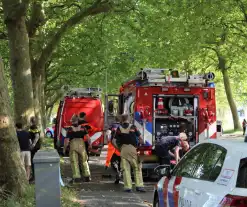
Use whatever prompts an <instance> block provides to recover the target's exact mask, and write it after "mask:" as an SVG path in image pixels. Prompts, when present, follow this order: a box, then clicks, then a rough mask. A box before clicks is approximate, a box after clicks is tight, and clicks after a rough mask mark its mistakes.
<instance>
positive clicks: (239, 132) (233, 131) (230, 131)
mask: <svg viewBox="0 0 247 207" xmlns="http://www.w3.org/2000/svg"><path fill="white" fill-rule="evenodd" d="M224 134H240V135H241V134H243V131H241V130H237V131H235V130H234V129H228V130H225V131H224Z"/></svg>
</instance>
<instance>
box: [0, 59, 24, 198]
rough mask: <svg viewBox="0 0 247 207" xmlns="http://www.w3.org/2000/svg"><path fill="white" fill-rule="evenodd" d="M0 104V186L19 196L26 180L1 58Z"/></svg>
mask: <svg viewBox="0 0 247 207" xmlns="http://www.w3.org/2000/svg"><path fill="white" fill-rule="evenodd" d="M0 106H1V107H0V149H1V156H0V188H1V190H3V192H4V193H5V194H7V195H17V196H21V195H23V193H24V190H25V187H26V184H27V180H26V176H24V175H25V169H24V167H23V165H22V162H21V158H20V149H19V143H18V139H17V137H16V134H15V129H14V123H13V119H12V116H11V110H10V100H9V94H8V88H7V81H6V78H5V75H4V67H3V61H2V59H0ZM0 196H1V193H0Z"/></svg>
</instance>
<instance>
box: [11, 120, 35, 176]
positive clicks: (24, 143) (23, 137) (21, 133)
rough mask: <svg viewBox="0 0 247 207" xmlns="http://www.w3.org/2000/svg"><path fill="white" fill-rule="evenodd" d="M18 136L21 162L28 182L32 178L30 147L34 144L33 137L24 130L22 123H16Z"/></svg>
mask: <svg viewBox="0 0 247 207" xmlns="http://www.w3.org/2000/svg"><path fill="white" fill-rule="evenodd" d="M15 126H16V134H17V138H18V141H19V145H20V150H21V160H22V162H23V165H24V167H25V170H26V175H27V180H29V178H30V168H31V152H30V147H31V144H32V141H31V136H30V134H29V133H28V132H26V131H25V130H23V128H22V123H16V125H15Z"/></svg>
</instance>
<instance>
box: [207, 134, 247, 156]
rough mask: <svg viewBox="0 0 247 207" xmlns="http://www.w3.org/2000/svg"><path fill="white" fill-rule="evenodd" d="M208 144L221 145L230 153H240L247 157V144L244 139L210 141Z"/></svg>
mask: <svg viewBox="0 0 247 207" xmlns="http://www.w3.org/2000/svg"><path fill="white" fill-rule="evenodd" d="M204 143H205V142H204ZM206 143H212V144H217V145H220V146H222V147H224V148H225V149H227V150H229V151H240V152H242V153H243V155H246V156H247V142H244V140H243V139H236V140H234V139H227V138H226V139H209V140H207V141H206Z"/></svg>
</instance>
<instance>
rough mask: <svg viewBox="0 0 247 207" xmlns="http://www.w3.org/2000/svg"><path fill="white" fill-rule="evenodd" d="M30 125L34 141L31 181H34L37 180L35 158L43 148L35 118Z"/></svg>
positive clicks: (30, 132)
mask: <svg viewBox="0 0 247 207" xmlns="http://www.w3.org/2000/svg"><path fill="white" fill-rule="evenodd" d="M30 124H31V125H30V128H29V130H28V131H29V134H30V136H31V141H32V145H31V163H32V178H31V179H30V181H33V180H34V178H35V174H34V164H33V158H34V155H35V154H36V152H38V151H39V150H40V148H41V139H40V130H39V128H38V126H37V124H36V119H35V117H31V119H30Z"/></svg>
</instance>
